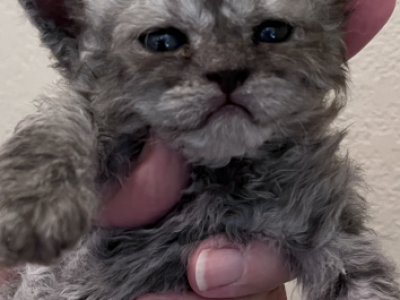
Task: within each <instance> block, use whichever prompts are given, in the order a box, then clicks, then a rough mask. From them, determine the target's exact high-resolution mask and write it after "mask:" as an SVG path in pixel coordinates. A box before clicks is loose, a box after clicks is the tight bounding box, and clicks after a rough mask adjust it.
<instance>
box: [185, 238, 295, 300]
mask: <svg viewBox="0 0 400 300" xmlns="http://www.w3.org/2000/svg"><path fill="white" fill-rule="evenodd" d="M188 279H189V282H190V285H191V287H192V289H193V291H195V292H196V293H197V294H199V295H201V296H202V297H206V298H235V297H242V296H247V295H253V294H258V293H261V292H264V291H271V290H273V289H275V288H277V287H278V286H280V285H282V284H283V283H285V282H287V281H289V280H290V279H291V276H290V273H289V267H288V266H287V264H286V262H285V259H284V257H283V255H282V254H281V253H279V251H277V250H276V249H275V248H274V247H272V246H271V245H268V244H267V243H261V242H253V243H251V244H250V245H249V246H247V247H245V248H243V247H238V246H235V245H233V244H231V243H229V242H227V241H226V239H224V238H222V237H217V238H214V239H211V240H208V241H206V242H204V243H202V244H201V245H200V247H199V248H198V249H197V250H196V251H195V252H194V254H193V255H192V257H191V258H190V260H189V263H188Z"/></svg>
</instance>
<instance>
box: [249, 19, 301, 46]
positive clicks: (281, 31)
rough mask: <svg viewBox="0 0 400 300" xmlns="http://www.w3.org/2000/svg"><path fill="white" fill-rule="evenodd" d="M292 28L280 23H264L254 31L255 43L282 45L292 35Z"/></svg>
mask: <svg viewBox="0 0 400 300" xmlns="http://www.w3.org/2000/svg"><path fill="white" fill-rule="evenodd" d="M292 32H293V27H292V26H290V25H289V24H286V23H284V22H281V21H266V22H264V23H262V24H261V25H260V26H258V27H257V28H256V29H255V32H254V42H255V43H283V42H286V41H287V40H288V39H289V38H290V36H291V35H292Z"/></svg>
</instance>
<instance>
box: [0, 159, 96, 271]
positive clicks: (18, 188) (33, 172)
mask: <svg viewBox="0 0 400 300" xmlns="http://www.w3.org/2000/svg"><path fill="white" fill-rule="evenodd" d="M1 158H2V159H1V160H0V265H1V266H6V267H9V266H16V265H19V264H23V263H37V264H50V263H53V262H54V261H55V260H56V259H57V258H59V257H60V256H61V254H62V253H63V251H64V250H68V249H71V248H72V247H74V246H75V245H76V244H77V243H78V241H79V239H80V238H82V236H83V235H84V234H85V233H86V232H87V231H88V229H89V228H90V225H91V222H92V218H93V217H94V214H95V213H96V211H97V197H96V195H95V189H94V187H93V186H94V182H91V180H90V179H92V177H91V175H88V174H91V173H93V172H91V171H90V170H88V169H85V168H84V166H85V164H83V166H82V167H81V168H79V167H78V166H77V165H76V164H74V163H72V160H71V159H69V158H68V157H61V158H60V157H57V156H56V155H50V154H45V155H44V154H40V155H35V154H32V155H30V157H29V159H26V158H24V157H21V156H18V157H17V156H16V157H11V156H9V157H8V158H7V159H4V156H3V157H1ZM86 166H87V164H86Z"/></svg>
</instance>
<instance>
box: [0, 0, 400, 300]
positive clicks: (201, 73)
mask: <svg viewBox="0 0 400 300" xmlns="http://www.w3.org/2000/svg"><path fill="white" fill-rule="evenodd" d="M20 2H21V4H22V6H23V7H24V8H25V9H26V11H27V12H28V14H29V16H30V18H31V20H32V21H33V23H34V24H35V25H36V26H37V27H38V28H39V30H40V32H41V37H42V40H43V42H44V43H45V44H46V45H47V46H48V47H49V48H50V49H51V51H52V53H53V54H54V57H55V58H56V59H57V67H58V69H59V70H60V72H61V73H62V75H63V77H64V82H63V83H61V84H60V85H59V92H57V93H56V95H53V96H43V98H42V99H41V103H42V104H41V106H40V108H39V111H38V112H37V113H36V114H34V115H32V116H29V117H28V118H26V119H25V120H24V121H23V122H21V123H20V124H19V125H18V127H17V129H16V133H15V135H14V136H13V137H12V138H11V139H10V140H8V141H7V142H6V144H5V145H3V147H2V148H1V151H0V262H1V263H2V264H3V265H7V266H14V265H19V264H23V263H38V264H49V265H50V266H48V267H38V266H34V265H28V266H27V267H25V268H23V269H22V271H21V272H22V274H21V277H20V279H19V280H17V281H16V282H13V283H11V284H10V285H7V286H5V287H3V288H2V299H14V300H22V299H30V300H32V299H37V300H39V299H41V300H50V299H69V300H72V299H74V300H75V299H80V300H83V299H85V300H99V299H115V300H128V299H129V300H131V299H135V298H137V297H139V296H141V295H143V294H145V293H149V292H162V291H181V290H187V289H188V288H189V285H188V283H187V280H186V274H185V269H186V266H185V262H186V261H187V258H188V256H189V255H190V253H191V252H192V251H193V250H194V249H195V247H196V245H197V243H198V242H199V241H202V240H204V239H206V238H208V237H210V236H213V235H218V234H224V235H225V236H226V237H227V238H228V239H230V240H231V241H233V242H235V243H242V244H244V245H246V244H247V243H249V242H250V241H252V240H260V241H268V242H270V243H271V245H273V246H275V247H279V249H280V250H281V251H282V252H283V253H284V254H285V255H286V258H287V260H288V262H289V264H290V268H291V271H292V273H293V275H294V276H296V278H298V282H299V283H300V284H301V286H302V287H303V293H304V299H307V300H313V299H315V300H322V299H326V300H334V299H336V300H345V299H351V300H367V299H368V300H372V299H374V300H375V299H376V300H378V299H379V300H395V299H397V300H398V299H400V292H399V286H398V285H397V283H396V282H395V280H394V278H395V275H394V268H393V265H392V264H391V263H390V262H389V261H388V260H387V259H386V258H385V257H384V256H383V255H382V253H381V250H380V249H379V245H378V244H377V241H376V240H375V239H376V238H375V237H374V236H373V235H372V234H371V233H370V230H369V228H368V227H367V225H366V224H365V221H366V203H365V201H364V199H363V198H362V197H361V196H360V195H359V193H358V189H359V185H360V182H361V181H360V178H359V176H358V173H359V172H358V169H357V168H356V167H355V166H354V165H353V164H352V163H351V161H350V159H349V158H348V157H347V156H342V155H341V154H340V153H339V145H340V142H341V140H342V139H343V137H344V135H345V132H338V131H336V130H334V129H332V128H331V126H330V125H331V123H332V121H333V120H334V119H335V118H336V116H337V114H338V113H339V112H340V110H341V108H342V107H343V106H344V104H345V100H346V82H347V81H346V76H347V67H346V64H345V63H344V61H345V45H344V42H343V33H342V29H343V27H344V25H345V22H346V15H347V12H346V9H345V7H346V1H345V0H296V1H292V0H280V1H277V0H113V1H107V0H101V1H100V0H63V1H60V0H59V1H57V2H54V1H53V2H54V3H55V4H54V6H51V5H49V3H50V2H49V1H41V0H20ZM46 2H49V3H46ZM150 130H152V131H155V132H156V133H157V134H158V135H159V136H161V137H162V138H163V139H164V140H165V141H166V142H167V143H168V144H169V145H170V146H171V147H173V148H174V149H176V150H177V151H180V152H181V153H183V155H184V156H185V157H186V159H187V160H188V161H189V162H190V163H191V164H192V166H193V172H192V179H193V182H192V184H191V186H190V187H189V188H188V189H187V190H186V191H184V195H183V197H182V199H181V201H180V203H179V204H178V206H177V207H175V208H174V210H173V211H172V212H171V213H170V214H169V215H167V216H166V217H165V218H163V219H162V220H160V221H159V222H157V223H156V224H154V225H153V226H150V227H147V228H142V229H138V230H109V229H99V228H93V229H91V226H92V223H93V219H94V217H95V216H96V215H97V212H98V209H99V207H100V205H101V204H100V203H99V200H98V199H99V198H100V197H99V191H100V187H102V186H105V185H108V184H113V183H114V182H117V181H119V180H121V179H122V178H123V177H124V176H127V175H128V174H129V172H130V170H131V168H132V167H134V166H133V164H134V161H135V159H136V158H137V157H138V153H140V151H141V147H142V146H143V141H144V140H145V139H146V138H147V137H148V135H149V131H150ZM90 229H91V230H90ZM69 249H73V251H69V252H65V250H69ZM61 255H62V258H61V260H60V261H57V260H56V259H57V258H60V257H61Z"/></svg>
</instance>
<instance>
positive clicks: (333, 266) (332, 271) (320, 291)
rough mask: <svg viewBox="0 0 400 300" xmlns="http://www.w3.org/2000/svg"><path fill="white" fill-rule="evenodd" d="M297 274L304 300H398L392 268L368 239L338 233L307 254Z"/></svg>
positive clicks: (399, 291) (398, 292)
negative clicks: (326, 243)
mask: <svg viewBox="0 0 400 300" xmlns="http://www.w3.org/2000/svg"><path fill="white" fill-rule="evenodd" d="M304 258H305V257H303V258H302V259H301V260H303V259H304ZM301 273H302V274H301V276H300V278H299V281H300V283H301V284H302V286H303V292H304V297H303V299H306V300H399V299H400V288H399V285H398V283H397V282H396V274H395V266H394V265H393V264H392V263H391V262H390V261H388V260H387V259H386V257H385V256H384V255H383V253H382V252H381V249H380V247H379V245H378V243H377V242H376V241H375V240H374V239H373V238H371V237H369V236H358V235H350V234H341V235H339V236H338V237H337V238H336V239H335V240H333V241H332V242H331V243H329V245H328V246H325V247H323V248H321V249H315V250H312V251H308V254H307V255H306V258H305V259H304V260H303V261H302V271H301Z"/></svg>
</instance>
